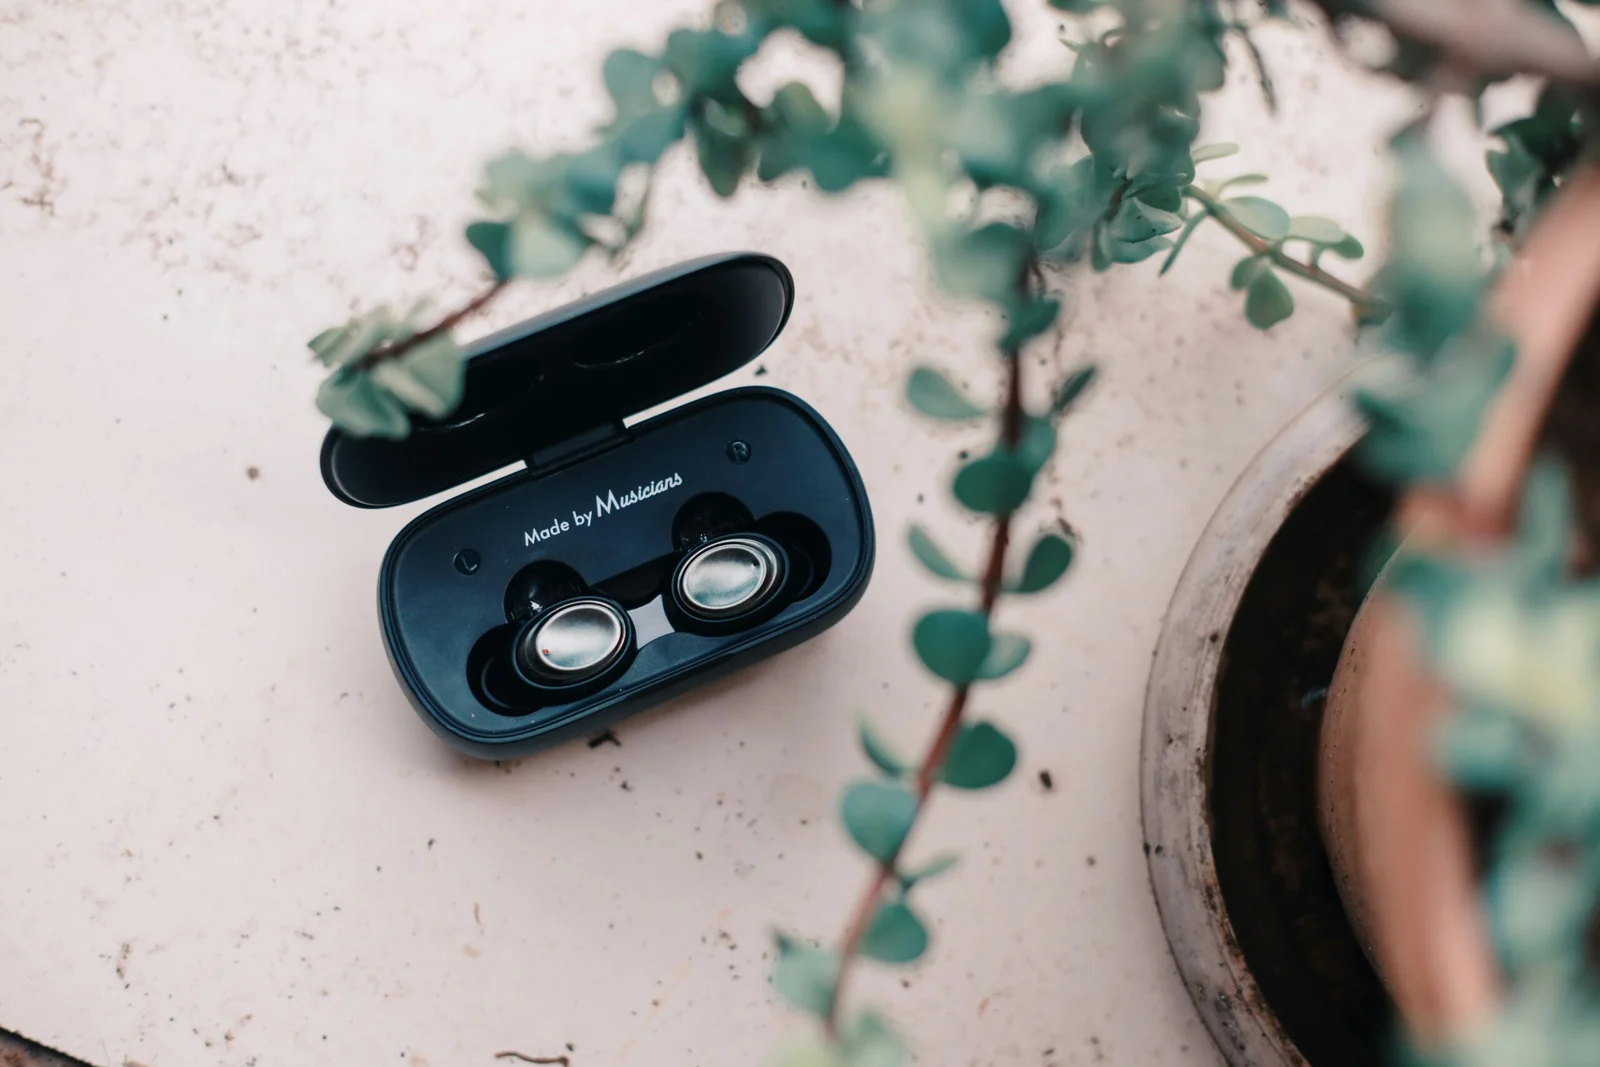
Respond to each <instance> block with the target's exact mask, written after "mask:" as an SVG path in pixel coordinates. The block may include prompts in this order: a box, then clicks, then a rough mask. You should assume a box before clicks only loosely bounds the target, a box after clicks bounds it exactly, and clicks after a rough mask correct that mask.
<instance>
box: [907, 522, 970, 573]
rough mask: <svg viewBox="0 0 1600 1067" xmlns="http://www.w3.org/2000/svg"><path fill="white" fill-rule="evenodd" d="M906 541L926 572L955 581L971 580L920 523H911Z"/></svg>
mask: <svg viewBox="0 0 1600 1067" xmlns="http://www.w3.org/2000/svg"><path fill="white" fill-rule="evenodd" d="M906 541H907V543H908V544H909V545H910V546H911V554H912V555H914V556H916V557H917V561H918V562H919V563H921V564H922V565H923V566H924V567H926V568H927V569H928V573H930V574H934V575H937V576H938V577H940V578H948V579H950V580H951V581H955V582H966V581H971V580H972V578H971V576H970V575H969V574H967V572H966V571H964V570H962V569H961V567H960V566H959V565H958V564H956V563H955V562H953V561H952V560H951V559H950V557H949V556H948V555H946V554H945V551H944V549H942V548H940V547H939V546H938V545H937V544H935V543H934V540H933V535H932V534H930V533H928V531H927V530H925V529H923V527H922V525H921V524H920V523H912V525H911V529H910V530H908V531H907V532H906Z"/></svg>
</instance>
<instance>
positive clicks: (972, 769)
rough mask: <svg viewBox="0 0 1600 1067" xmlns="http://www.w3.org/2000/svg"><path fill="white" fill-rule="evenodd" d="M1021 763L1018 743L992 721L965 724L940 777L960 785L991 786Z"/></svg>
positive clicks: (982, 787) (976, 787) (954, 784)
mask: <svg viewBox="0 0 1600 1067" xmlns="http://www.w3.org/2000/svg"><path fill="white" fill-rule="evenodd" d="M1016 765H1017V746H1016V745H1015V744H1013V743H1012V741H1011V738H1009V737H1007V736H1006V735H1005V734H1003V733H1001V732H1000V730H999V729H998V728H997V727H995V726H993V725H992V724H990V723H986V722H980V723H973V724H972V725H970V726H965V727H963V728H962V730H961V733H959V734H958V735H956V739H955V741H954V743H952V744H951V746H950V755H949V756H948V757H947V758H946V759H945V761H944V769H943V770H942V771H940V773H939V777H940V778H941V779H943V780H944V782H945V784H946V785H952V786H955V787H956V788H957V789H987V788H988V787H989V786H992V785H998V784H999V783H1000V782H1003V781H1005V779H1006V775H1008V774H1010V773H1011V769H1012V768H1013V767H1015V766H1016Z"/></svg>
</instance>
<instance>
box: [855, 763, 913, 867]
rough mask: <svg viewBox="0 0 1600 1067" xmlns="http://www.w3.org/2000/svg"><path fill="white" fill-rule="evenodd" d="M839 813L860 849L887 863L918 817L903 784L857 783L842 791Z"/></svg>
mask: <svg viewBox="0 0 1600 1067" xmlns="http://www.w3.org/2000/svg"><path fill="white" fill-rule="evenodd" d="M839 814H840V816H841V817H842V818H843V820H844V828H845V829H846V830H847V831H849V833H850V837H851V839H852V840H854V841H855V843H856V844H857V845H858V846H860V848H861V851H863V852H865V853H866V854H867V855H869V856H871V857H872V858H873V859H875V860H877V861H878V862H879V863H889V862H891V861H893V859H894V857H895V854H896V853H897V852H899V851H900V846H901V845H902V844H904V843H905V840H906V834H908V833H910V832H911V824H912V823H914V822H916V820H917V800H916V798H915V797H913V796H912V795H911V794H910V793H909V792H907V791H906V790H905V788H904V787H903V786H899V785H891V784H888V783H886V782H857V783H855V784H854V785H852V786H851V787H850V788H849V789H847V790H845V794H844V800H843V802H842V803H841V804H840V806H839Z"/></svg>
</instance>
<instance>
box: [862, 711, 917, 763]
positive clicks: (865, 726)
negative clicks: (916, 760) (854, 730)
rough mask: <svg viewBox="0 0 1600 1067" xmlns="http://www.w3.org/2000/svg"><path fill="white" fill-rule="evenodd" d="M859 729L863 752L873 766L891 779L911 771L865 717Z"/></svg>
mask: <svg viewBox="0 0 1600 1067" xmlns="http://www.w3.org/2000/svg"><path fill="white" fill-rule="evenodd" d="M858 729H859V732H860V735H861V751H863V752H865V753H866V754H867V759H869V760H871V761H872V764H873V766H875V767H877V768H878V769H879V770H880V771H882V772H883V773H884V774H887V775H889V776H890V777H891V778H899V777H901V776H902V775H904V774H905V773H906V772H907V771H909V770H910V769H911V766H910V764H908V763H906V762H905V761H904V760H902V759H901V758H900V757H899V756H896V755H895V754H894V753H893V752H891V751H889V746H888V745H886V744H884V742H883V740H882V739H881V738H879V737H878V735H877V733H876V731H874V730H873V729H872V724H871V723H869V722H868V721H867V720H866V717H865V716H862V717H861V719H860V720H859V723H858Z"/></svg>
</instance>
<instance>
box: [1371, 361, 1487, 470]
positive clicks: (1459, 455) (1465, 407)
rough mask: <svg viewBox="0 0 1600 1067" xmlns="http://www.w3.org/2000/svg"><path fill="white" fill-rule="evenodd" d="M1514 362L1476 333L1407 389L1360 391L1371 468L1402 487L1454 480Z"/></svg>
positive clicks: (1403, 384)
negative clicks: (1367, 426)
mask: <svg viewBox="0 0 1600 1067" xmlns="http://www.w3.org/2000/svg"><path fill="white" fill-rule="evenodd" d="M1514 355H1515V354H1514V352H1513V350H1512V348H1511V345H1510V343H1509V342H1507V341H1505V340H1503V339H1502V338H1499V337H1497V336H1495V335H1494V334H1492V333H1487V332H1476V331H1475V332H1471V333H1469V334H1467V335H1465V336H1463V337H1462V338H1461V339H1460V340H1459V343H1457V344H1456V345H1454V346H1453V348H1452V349H1451V350H1450V351H1449V352H1447V353H1446V354H1445V356H1444V357H1441V358H1440V359H1438V360H1437V361H1433V362H1431V363H1430V364H1429V365H1428V366H1427V367H1425V368H1419V369H1417V370H1415V371H1413V373H1411V374H1410V375H1409V376H1408V377H1407V378H1406V379H1405V380H1404V381H1403V382H1401V383H1398V384H1397V385H1395V386H1393V387H1391V388H1389V389H1387V390H1385V391H1379V390H1378V389H1377V388H1368V389H1363V390H1360V391H1359V392H1357V394H1356V396H1355V402H1356V407H1357V408H1358V410H1360V411H1361V413H1362V414H1363V415H1365V416H1366V418H1367V421H1368V423H1369V424H1370V429H1369V430H1368V433H1367V436H1366V438H1365V439H1364V440H1363V441H1362V444H1361V449H1362V455H1363V457H1364V458H1365V460H1366V462H1367V463H1368V465H1369V466H1370V467H1371V468H1372V469H1373V470H1375V471H1377V472H1379V473H1380V474H1382V475H1384V476H1385V477H1387V478H1390V479H1393V480H1395V481H1399V482H1412V483H1415V482H1444V481H1447V480H1449V479H1450V478H1451V477H1452V476H1453V475H1454V474H1455V471H1456V467H1457V466H1458V465H1459V464H1460V463H1461V460H1462V459H1463V458H1465V456H1466V454H1467V450H1468V449H1469V448H1470V447H1471V445H1472V442H1473V439H1474V438H1476V437H1477V434H1478V427H1479V425H1480V423H1481V422H1482V420H1483V413H1484V410H1485V409H1486V408H1487V407H1488V405H1489V402H1490V401H1491V400H1493V399H1494V397H1495V395H1496V394H1497V393H1498V392H1499V390H1500V386H1501V385H1502V384H1503V383H1504V382H1505V380H1506V376H1507V375H1508V374H1510V372H1511V365H1512V361H1513V359H1514Z"/></svg>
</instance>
